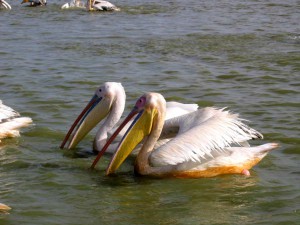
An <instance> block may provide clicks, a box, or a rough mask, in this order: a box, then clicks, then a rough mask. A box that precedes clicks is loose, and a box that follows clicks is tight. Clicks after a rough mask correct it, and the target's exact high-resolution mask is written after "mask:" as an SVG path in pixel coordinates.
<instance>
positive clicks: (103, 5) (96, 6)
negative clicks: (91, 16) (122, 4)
mask: <svg viewBox="0 0 300 225" xmlns="http://www.w3.org/2000/svg"><path fill="white" fill-rule="evenodd" d="M87 10H88V11H120V8H118V7H116V6H115V5H113V4H111V3H110V2H108V1H101V0H87Z"/></svg>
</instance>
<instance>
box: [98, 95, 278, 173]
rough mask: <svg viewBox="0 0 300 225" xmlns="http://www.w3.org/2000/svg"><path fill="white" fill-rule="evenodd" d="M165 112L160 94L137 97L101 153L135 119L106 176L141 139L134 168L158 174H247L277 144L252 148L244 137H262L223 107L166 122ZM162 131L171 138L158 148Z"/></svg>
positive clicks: (115, 168) (142, 171)
mask: <svg viewBox="0 0 300 225" xmlns="http://www.w3.org/2000/svg"><path fill="white" fill-rule="evenodd" d="M165 114H166V101H165V99H164V97H163V96H162V95H160V94H158V93H147V94H144V95H143V96H142V97H140V98H139V99H138V100H137V102H136V104H135V106H134V108H133V109H132V111H131V112H130V113H129V115H128V117H127V118H125V119H124V122H123V123H122V124H121V125H120V126H119V127H118V129H117V130H116V132H115V133H114V134H112V135H111V138H109V140H108V141H107V143H106V145H105V146H104V148H103V149H102V150H101V151H100V153H101V152H102V151H105V148H106V147H108V145H109V143H111V142H112V141H113V139H114V137H116V135H117V134H118V132H119V131H120V130H121V129H122V127H124V126H125V125H126V124H127V123H128V122H129V121H132V119H133V118H134V121H133V122H132V123H131V125H130V128H129V129H128V130H127V131H126V133H125V135H124V136H123V138H122V141H121V142H120V144H119V146H118V148H117V150H116V152H115V153H114V155H113V158H112V160H111V162H110V164H109V166H108V168H107V170H106V174H111V173H113V172H115V171H116V170H117V169H118V167H119V166H120V165H121V164H122V163H123V161H124V160H125V159H126V157H127V156H128V155H129V154H130V153H131V151H132V150H133V149H134V148H135V147H136V146H137V144H139V143H140V142H142V141H143V142H142V146H141V149H140V151H139V153H138V155H137V158H136V163H135V172H136V173H138V174H140V175H148V176H158V177H165V176H174V177H195V178H198V177H213V176H217V175H220V174H234V173H236V174H244V175H250V172H249V169H251V168H252V167H253V166H254V165H256V164H257V163H258V162H259V161H260V160H261V159H262V158H263V157H265V156H266V155H267V153H268V152H269V151H271V150H272V149H274V148H276V147H278V144H277V143H267V144H263V145H259V146H254V147H250V145H249V144H248V140H252V139H257V138H263V136H262V135H261V134H260V133H259V132H257V131H256V130H254V129H252V128H250V127H248V126H247V125H245V124H244V123H243V119H240V118H239V117H238V115H237V114H232V113H230V112H229V111H225V110H224V109H216V108H212V107H206V108H203V109H198V110H197V111H194V112H191V113H189V114H185V115H182V116H179V117H175V118H172V119H169V120H165ZM164 132H166V133H167V134H168V135H169V137H170V139H169V142H167V143H166V144H164V145H161V146H160V147H158V148H156V147H155V144H156V142H157V140H158V138H160V136H161V135H162V133H164ZM100 153H99V154H100ZM93 165H94V163H93Z"/></svg>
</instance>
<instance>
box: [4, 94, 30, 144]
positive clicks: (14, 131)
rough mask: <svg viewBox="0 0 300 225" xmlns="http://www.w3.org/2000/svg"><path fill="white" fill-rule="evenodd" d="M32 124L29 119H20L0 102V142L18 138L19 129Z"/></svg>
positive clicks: (13, 111)
mask: <svg viewBox="0 0 300 225" xmlns="http://www.w3.org/2000/svg"><path fill="white" fill-rule="evenodd" d="M30 123H32V119H31V118H29V117H20V114H19V113H18V112H16V111H15V110H13V109H12V108H10V107H8V106H6V105H4V104H3V103H2V101H1V100H0V142H1V139H3V138H7V137H17V136H20V132H19V129H20V128H22V127H27V126H28V125H29V124H30Z"/></svg>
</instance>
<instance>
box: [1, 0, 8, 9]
mask: <svg viewBox="0 0 300 225" xmlns="http://www.w3.org/2000/svg"><path fill="white" fill-rule="evenodd" d="M0 9H9V10H10V9H11V6H10V5H9V4H8V3H7V2H6V1H5V0H0Z"/></svg>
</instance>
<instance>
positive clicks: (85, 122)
mask: <svg viewBox="0 0 300 225" xmlns="http://www.w3.org/2000/svg"><path fill="white" fill-rule="evenodd" d="M125 98H126V96H125V91H124V88H123V86H122V85H121V83H115V82H106V83H104V84H103V85H102V86H100V87H99V88H97V90H96V91H95V94H94V95H93V97H92V98H91V100H90V101H89V103H88V104H87V105H86V107H85V108H84V109H83V111H82V112H81V113H80V115H79V116H78V117H77V119H76V120H75V122H74V123H73V125H72V126H71V128H70V130H69V132H68V133H67V135H66V137H65V139H64V140H63V142H62V144H61V146H60V147H61V148H64V145H65V144H66V142H67V141H68V139H69V138H70V141H69V144H68V146H67V148H68V149H72V148H75V147H76V145H77V144H78V143H79V142H80V141H81V140H82V139H83V138H84V137H85V136H86V135H87V134H88V133H89V132H90V131H91V130H92V129H93V128H94V127H95V126H96V125H97V124H98V123H99V122H100V121H102V120H103V119H104V118H106V117H107V119H106V121H105V122H104V123H105V126H103V129H104V130H103V133H105V134H106V132H107V130H105V129H107V128H108V127H109V128H111V127H112V126H114V125H115V124H116V123H117V121H118V120H119V119H120V117H121V115H122V113H123V111H124V107H125ZM117 106H118V107H117ZM112 112H113V113H112Z"/></svg>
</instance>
